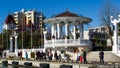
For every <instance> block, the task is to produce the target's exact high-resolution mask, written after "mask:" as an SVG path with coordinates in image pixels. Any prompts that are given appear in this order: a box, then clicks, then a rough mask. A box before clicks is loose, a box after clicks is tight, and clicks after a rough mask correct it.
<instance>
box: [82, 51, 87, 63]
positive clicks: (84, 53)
mask: <svg viewBox="0 0 120 68" xmlns="http://www.w3.org/2000/svg"><path fill="white" fill-rule="evenodd" d="M83 62H84V63H87V59H86V51H83Z"/></svg>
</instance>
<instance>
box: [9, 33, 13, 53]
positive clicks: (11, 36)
mask: <svg viewBox="0 0 120 68" xmlns="http://www.w3.org/2000/svg"><path fill="white" fill-rule="evenodd" d="M10 52H13V35H10Z"/></svg>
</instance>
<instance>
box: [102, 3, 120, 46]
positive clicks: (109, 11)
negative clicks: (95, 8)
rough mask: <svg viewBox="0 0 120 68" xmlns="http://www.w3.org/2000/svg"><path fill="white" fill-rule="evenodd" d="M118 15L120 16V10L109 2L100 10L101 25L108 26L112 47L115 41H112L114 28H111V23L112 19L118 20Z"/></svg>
mask: <svg viewBox="0 0 120 68" xmlns="http://www.w3.org/2000/svg"><path fill="white" fill-rule="evenodd" d="M118 14H119V9H118V8H117V7H115V6H114V5H113V4H111V3H110V2H108V1H106V2H105V3H104V4H103V8H102V9H101V10H100V21H101V24H102V25H105V26H107V28H108V38H110V40H111V44H112V45H113V40H112V36H113V31H112V27H111V26H112V24H111V21H110V17H111V16H114V17H115V18H116V17H117V16H118Z"/></svg>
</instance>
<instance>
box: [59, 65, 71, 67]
mask: <svg viewBox="0 0 120 68" xmlns="http://www.w3.org/2000/svg"><path fill="white" fill-rule="evenodd" d="M60 68H72V65H60Z"/></svg>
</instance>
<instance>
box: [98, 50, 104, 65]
mask: <svg viewBox="0 0 120 68" xmlns="http://www.w3.org/2000/svg"><path fill="white" fill-rule="evenodd" d="M99 58H100V64H104V52H103V51H102V50H101V51H100V52H99Z"/></svg>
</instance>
